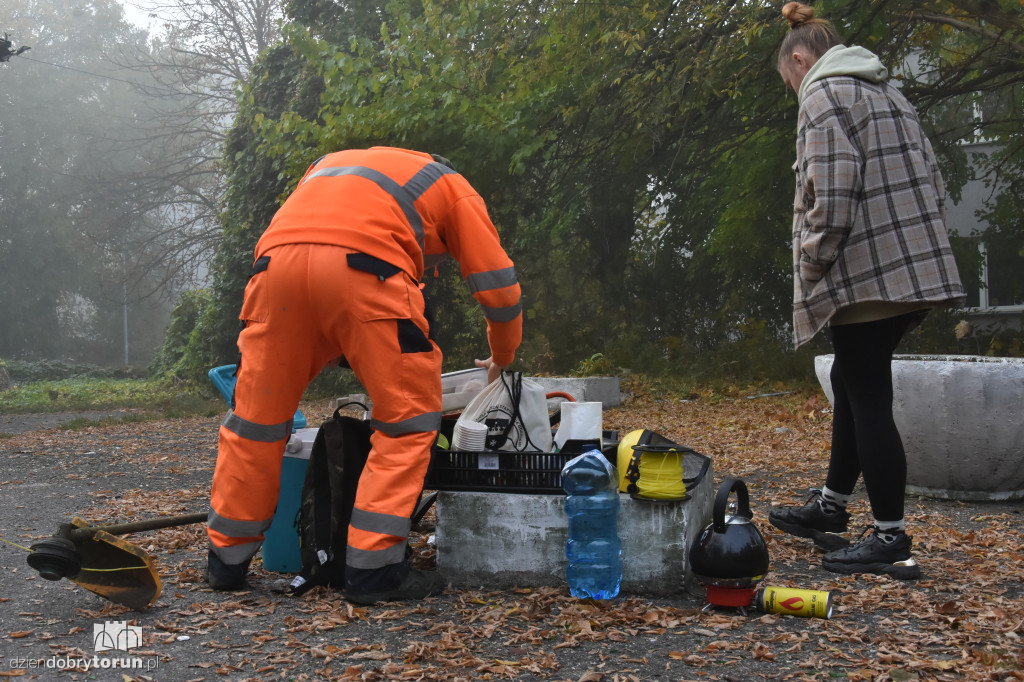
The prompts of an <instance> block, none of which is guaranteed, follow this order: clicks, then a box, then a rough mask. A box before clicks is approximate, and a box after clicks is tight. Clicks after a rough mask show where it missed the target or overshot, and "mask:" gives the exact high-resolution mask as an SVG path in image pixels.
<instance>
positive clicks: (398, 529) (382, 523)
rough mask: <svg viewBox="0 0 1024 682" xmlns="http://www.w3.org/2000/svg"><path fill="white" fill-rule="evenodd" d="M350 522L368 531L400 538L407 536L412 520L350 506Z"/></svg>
mask: <svg viewBox="0 0 1024 682" xmlns="http://www.w3.org/2000/svg"><path fill="white" fill-rule="evenodd" d="M350 523H351V524H352V527H353V528H358V529H359V530H365V531H366V532H368V533H381V534H383V535H394V536H396V537H400V538H407V537H409V529H410V528H412V521H411V520H410V519H408V518H406V517H403V516H393V515H391V514H381V513H379V512H368V511H363V510H362V509H358V508H356V507H353V508H352V520H351V521H350Z"/></svg>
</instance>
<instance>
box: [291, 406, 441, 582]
mask: <svg viewBox="0 0 1024 682" xmlns="http://www.w3.org/2000/svg"><path fill="white" fill-rule="evenodd" d="M349 405H356V406H358V407H362V408H363V409H364V410H365V409H366V406H365V405H363V404H362V403H356V402H351V403H346V404H345V405H340V406H339V407H338V409H336V410H335V411H334V415H333V416H332V417H331V418H330V419H328V420H327V421H325V422H324V423H323V424H321V425H320V428H319V430H318V431H317V432H316V438H314V439H313V448H312V449H311V450H310V453H309V463H308V464H307V465H306V476H305V478H304V479H303V481H302V502H301V505H300V506H299V513H298V514H297V515H296V518H295V524H296V527H297V528H298V531H299V554H300V556H301V557H302V570H301V571H300V572H299V574H298V575H297V576H295V578H293V579H292V581H291V583H290V584H289V585H288V592H290V593H291V594H292V595H294V596H299V595H301V594H304V593H305V592H308V591H309V590H311V589H313V588H314V587H317V586H318V585H327V586H330V587H333V588H334V589H337V590H341V589H344V587H345V550H346V548H347V547H348V524H349V521H350V520H351V519H352V507H353V505H355V502H356V488H357V487H358V485H359V476H360V475H361V474H362V473H363V467H364V466H365V465H366V458H367V456H368V455H369V454H370V435H371V434H372V433H373V429H372V428H371V426H370V422H369V421H368V420H364V419H356V418H355V417H346V416H344V415H342V414H341V409H342V408H343V407H348V406H349ZM436 498H437V493H436V492H434V493H431V494H430V495H427V496H426V497H425V498H424V497H423V496H422V495H421V497H420V501H419V504H417V505H416V509H415V510H414V511H413V514H412V524H413V526H415V525H417V524H418V523H419V522H420V520H421V519H422V518H423V515H424V514H426V513H427V511H428V510H429V509H430V507H431V506H432V505H433V504H434V500H435V499H436Z"/></svg>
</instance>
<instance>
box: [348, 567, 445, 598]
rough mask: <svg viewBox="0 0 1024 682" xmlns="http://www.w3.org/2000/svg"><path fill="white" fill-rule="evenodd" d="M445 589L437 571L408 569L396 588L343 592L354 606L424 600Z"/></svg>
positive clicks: (442, 579)
mask: <svg viewBox="0 0 1024 682" xmlns="http://www.w3.org/2000/svg"><path fill="white" fill-rule="evenodd" d="M445 587H446V584H445V581H444V578H442V577H441V574H440V573H438V572H437V571H421V570H419V569H416V568H411V569H409V574H408V575H407V576H405V579H403V580H402V582H401V583H399V585H398V586H397V587H394V588H392V589H390V590H383V591H381V592H356V591H353V590H350V589H346V590H345V599H347V600H349V601H351V602H355V603H356V604H376V603H377V602H381V601H404V600H406V599H424V598H426V597H430V596H433V595H435V594H441V592H443V591H444V588H445Z"/></svg>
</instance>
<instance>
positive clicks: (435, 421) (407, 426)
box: [370, 412, 441, 438]
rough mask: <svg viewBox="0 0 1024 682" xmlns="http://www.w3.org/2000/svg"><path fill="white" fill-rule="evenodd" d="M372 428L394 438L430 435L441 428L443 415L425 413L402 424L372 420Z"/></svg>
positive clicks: (401, 422)
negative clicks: (407, 434) (412, 434)
mask: <svg viewBox="0 0 1024 682" xmlns="http://www.w3.org/2000/svg"><path fill="white" fill-rule="evenodd" d="M370 426H372V427H373V428H374V429H376V430H377V431H380V432H381V433H383V434H384V435H387V436H391V437H392V438H396V437H398V436H401V435H403V434H406V433H428V432H430V431H437V430H438V429H439V428H441V413H440V412H425V413H423V414H419V415H416V416H415V417H410V418H409V419H403V420H402V421H400V422H382V421H380V420H379V419H372V420H370Z"/></svg>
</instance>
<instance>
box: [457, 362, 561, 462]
mask: <svg viewBox="0 0 1024 682" xmlns="http://www.w3.org/2000/svg"><path fill="white" fill-rule="evenodd" d="M468 421H472V422H478V423H482V424H486V425H487V441H486V449H487V450H510V451H515V452H551V444H552V440H551V417H550V416H549V415H548V401H547V393H546V392H545V390H544V387H543V386H541V385H540V384H539V383H537V382H536V381H532V380H530V379H524V378H523V375H522V374H521V373H519V372H502V373H501V376H500V377H498V378H497V379H495V380H494V381H493V382H492V383H491V384H490V385H489V386H487V387H486V388H484V390H482V391H481V392H480V393H479V395H477V396H476V397H475V398H473V400H472V401H471V402H470V403H469V405H467V406H466V409H464V410H463V411H462V414H461V415H459V419H458V421H456V422H455V428H456V429H458V428H459V424H460V423H463V422H468Z"/></svg>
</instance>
